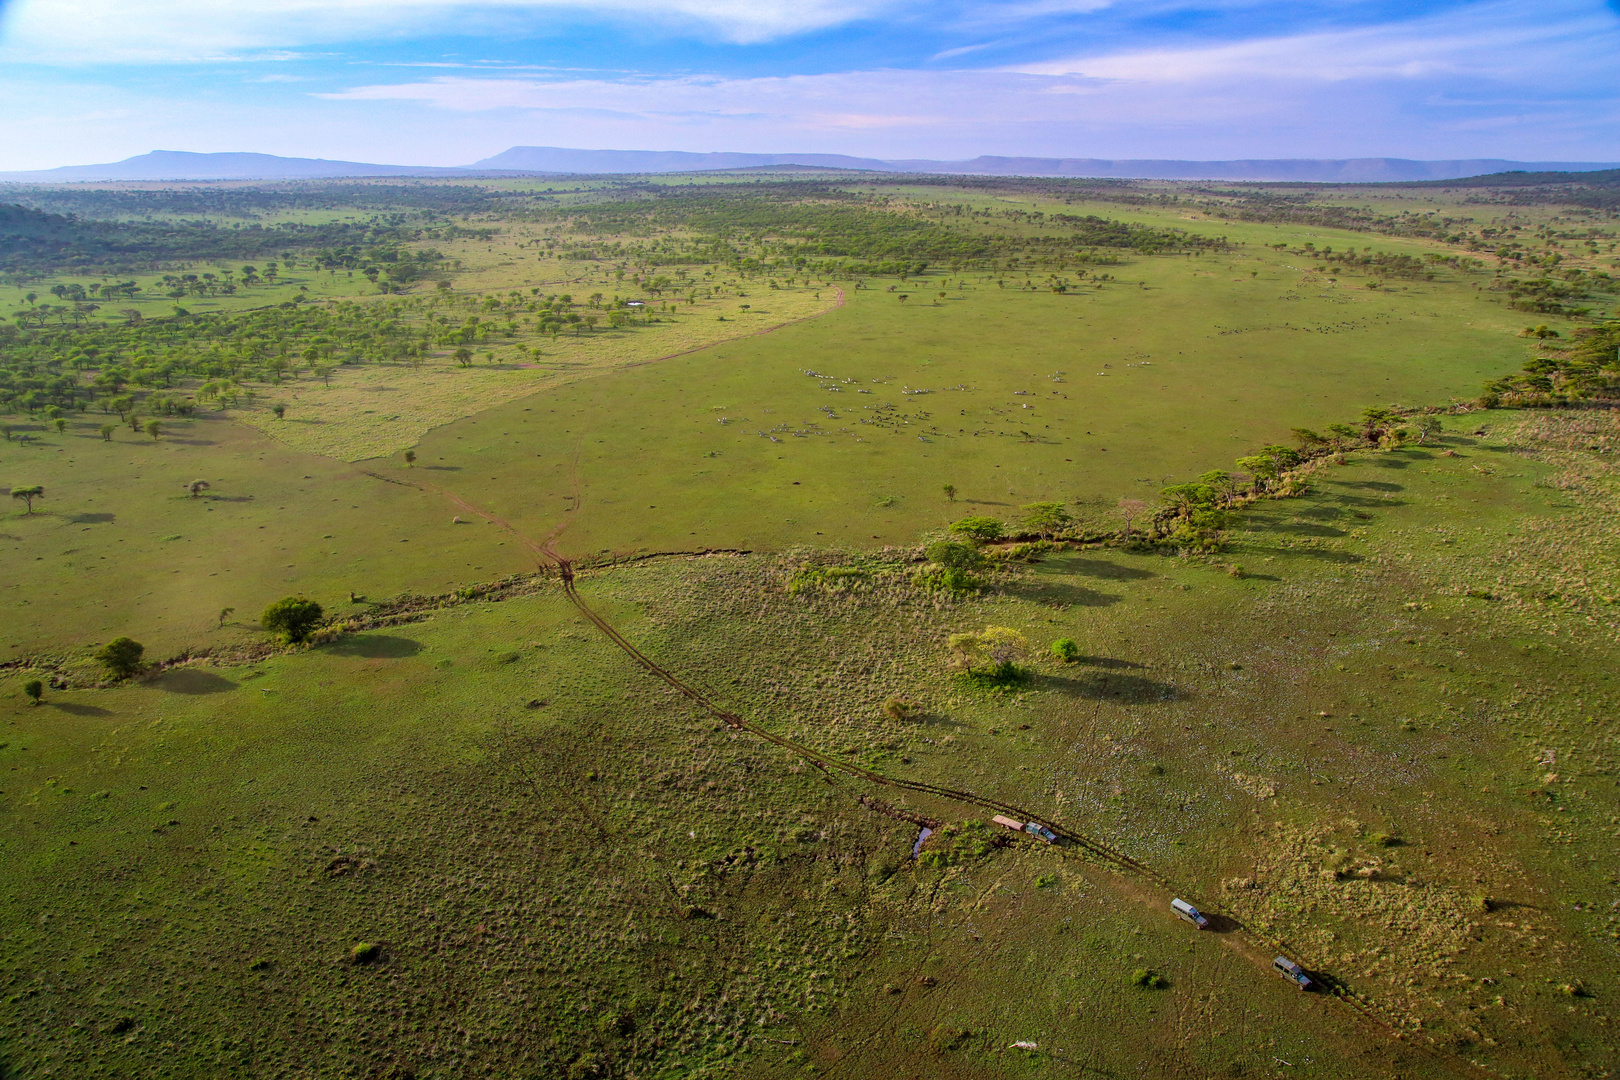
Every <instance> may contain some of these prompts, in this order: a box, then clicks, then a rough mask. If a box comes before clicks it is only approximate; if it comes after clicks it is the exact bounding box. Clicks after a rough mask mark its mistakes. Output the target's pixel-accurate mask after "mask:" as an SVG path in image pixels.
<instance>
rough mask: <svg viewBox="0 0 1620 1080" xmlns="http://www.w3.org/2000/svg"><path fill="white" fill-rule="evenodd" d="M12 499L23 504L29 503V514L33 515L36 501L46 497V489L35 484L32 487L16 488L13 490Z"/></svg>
mask: <svg viewBox="0 0 1620 1080" xmlns="http://www.w3.org/2000/svg"><path fill="white" fill-rule="evenodd" d="M11 497H12V498H13V499H21V500H22V501H23V502H25V503H27V504H28V513H30V514H32V513H33V512H34V500H35V499H43V498H44V497H45V489H44V488H43V487H41V486H40V485H38V484H35V485H33V486H32V487H14V488H12V489H11Z"/></svg>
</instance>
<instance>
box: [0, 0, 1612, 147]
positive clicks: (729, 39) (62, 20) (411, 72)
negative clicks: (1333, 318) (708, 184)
mask: <svg viewBox="0 0 1620 1080" xmlns="http://www.w3.org/2000/svg"><path fill="white" fill-rule="evenodd" d="M1617 57H1620V0H1535V2H1532V3H1525V2H1523V0H1517V2H1498V0H1474V2H1460V0H1450V2H1447V0H1407V2H1403V3H1394V2H1371V0H1369V2H1358V0H1295V2H1288V3H1279V2H1274V0H1005V2H981V3H970V2H966V0H929V2H927V3H920V2H917V0H910V2H906V3H900V2H890V0H867V2H855V0H578V2H573V0H483V2H461V0H0V109H3V112H0V115H4V116H5V117H6V123H5V133H6V134H5V138H4V139H3V140H0V169H26V168H43V167H49V166H54V165H62V164H73V163H84V162H94V161H107V160H115V159H118V158H122V157H127V156H130V155H132V154H138V153H142V152H144V151H147V150H152V149H171V150H198V151H213V150H258V151H263V152H267V153H277V154H288V155H298V156H311V157H331V158H345V159H349V160H363V161H381V162H398V163H409V164H425V165H460V164H467V163H469V162H471V161H474V160H477V159H479V158H483V157H487V156H489V155H492V154H495V153H498V152H499V151H501V150H503V149H505V148H506V147H508V146H512V145H546V146H572V147H588V148H611V149H644V150H699V151H703V150H750V151H772V152H785V151H814V152H824V153H848V154H858V155H866V156H876V157H933V158H959V157H971V156H974V155H977V154H981V153H983V154H1015V155H1021V154H1032V155H1042V156H1063V157H1106V158H1121V157H1156V158H1195V159H1208V158H1241V157H1362V156H1386V155H1387V156H1395V157H1415V158H1455V157H1505V158H1516V159H1522V160H1563V161H1615V160H1620V63H1617V62H1616V58H1617Z"/></svg>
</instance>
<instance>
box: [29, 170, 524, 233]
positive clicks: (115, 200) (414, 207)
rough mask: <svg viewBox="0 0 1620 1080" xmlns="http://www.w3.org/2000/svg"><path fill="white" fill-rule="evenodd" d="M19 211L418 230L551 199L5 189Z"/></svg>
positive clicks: (320, 185)
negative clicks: (303, 218)
mask: <svg viewBox="0 0 1620 1080" xmlns="http://www.w3.org/2000/svg"><path fill="white" fill-rule="evenodd" d="M6 193H7V195H8V197H9V198H10V199H11V200H12V201H14V202H15V203H17V204H18V205H21V206H25V207H29V208H31V209H35V210H43V211H46V212H49V213H54V214H63V215H73V216H75V217H80V218H92V219H98V220H117V219H125V218H134V217H147V216H152V215H177V216H183V217H225V218H240V219H242V220H245V221H252V220H256V219H258V218H261V217H266V216H274V215H285V214H292V213H303V212H307V211H312V210H360V211H368V212H371V213H373V214H378V215H386V216H387V217H388V220H389V223H390V224H396V225H400V224H404V223H405V218H404V217H400V216H398V215H400V214H402V213H403V214H408V215H409V216H410V218H411V219H412V220H413V221H414V222H416V223H419V224H425V225H426V224H433V223H435V222H440V221H441V220H442V219H447V218H449V217H451V216H457V217H464V216H467V215H470V214H499V213H501V212H503V211H505V210H508V209H511V208H513V207H519V208H529V207H534V206H538V205H545V204H549V203H551V202H554V201H555V196H554V195H551V194H548V193H543V192H537V191H521V190H508V189H502V188H490V187H484V186H482V185H478V184H466V185H463V184H446V183H435V182H433V181H431V180H421V181H396V182H377V183H362V182H354V181H321V180H309V181H286V182H282V183H276V184H267V185H263V186H256V187H208V186H195V187H174V188H158V189H152V190H136V189H126V188H75V187H10V188H7V192H6Z"/></svg>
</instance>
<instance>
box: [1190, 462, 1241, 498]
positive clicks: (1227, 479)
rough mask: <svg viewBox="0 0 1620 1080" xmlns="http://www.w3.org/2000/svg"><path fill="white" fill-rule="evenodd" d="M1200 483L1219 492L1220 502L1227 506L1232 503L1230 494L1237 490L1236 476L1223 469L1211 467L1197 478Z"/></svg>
mask: <svg viewBox="0 0 1620 1080" xmlns="http://www.w3.org/2000/svg"><path fill="white" fill-rule="evenodd" d="M1198 482H1199V483H1200V484H1208V485H1209V486H1210V487H1212V488H1214V489H1215V490H1216V491H1218V492H1219V493H1220V496H1221V502H1222V503H1224V504H1225V505H1227V506H1231V505H1232V496H1233V494H1235V493H1236V492H1237V478H1236V477H1234V476H1233V475H1232V474H1231V473H1229V472H1227V471H1226V470H1225V469H1211V470H1209V472H1207V473H1204V474H1203V475H1201V476H1200V477H1199V478H1198Z"/></svg>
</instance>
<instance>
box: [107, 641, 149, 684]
mask: <svg viewBox="0 0 1620 1080" xmlns="http://www.w3.org/2000/svg"><path fill="white" fill-rule="evenodd" d="M145 652H146V646H144V645H142V644H141V643H140V642H138V641H135V640H134V639H132V638H127V637H121V638H113V639H112V640H111V641H109V642H107V644H105V645H103V646H102V647H101V648H100V649H99V650H97V651H96V659H97V660H99V661H101V663H102V665H103V666H104V667H106V669H107V670H108V671H110V672H112V674H113V677H114V678H118V679H127V678H129V677H130V676H131V675H133V674H135V673H136V672H137V671H139V670H140V669H141V655H142V654H143V653H145Z"/></svg>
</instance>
